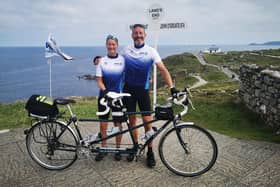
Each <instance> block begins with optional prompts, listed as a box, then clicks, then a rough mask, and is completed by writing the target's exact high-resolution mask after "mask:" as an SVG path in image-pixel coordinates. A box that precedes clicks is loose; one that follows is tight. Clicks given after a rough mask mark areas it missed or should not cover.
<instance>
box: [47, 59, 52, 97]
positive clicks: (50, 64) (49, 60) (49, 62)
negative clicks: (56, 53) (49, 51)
mask: <svg viewBox="0 0 280 187" xmlns="http://www.w3.org/2000/svg"><path fill="white" fill-rule="evenodd" d="M47 62H48V64H49V67H50V69H49V72H50V75H49V76H50V97H52V59H51V58H48V60H47Z"/></svg>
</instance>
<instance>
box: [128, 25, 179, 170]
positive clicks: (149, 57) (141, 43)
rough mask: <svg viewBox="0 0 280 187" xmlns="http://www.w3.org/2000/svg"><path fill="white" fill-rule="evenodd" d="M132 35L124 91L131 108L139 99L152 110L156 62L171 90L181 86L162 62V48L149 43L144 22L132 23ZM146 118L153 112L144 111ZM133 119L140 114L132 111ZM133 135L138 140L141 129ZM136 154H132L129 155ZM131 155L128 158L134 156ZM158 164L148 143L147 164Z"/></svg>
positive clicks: (133, 121)
mask: <svg viewBox="0 0 280 187" xmlns="http://www.w3.org/2000/svg"><path fill="white" fill-rule="evenodd" d="M131 36H132V39H133V41H134V45H132V46H128V47H126V48H125V49H124V53H123V56H124V58H125V78H124V89H123V92H124V93H130V94H131V97H127V98H125V100H124V101H125V104H126V107H127V111H128V112H135V111H136V104H137V103H138V106H139V109H140V111H151V110H152V109H151V100H150V96H149V87H150V81H149V79H150V73H151V69H152V66H153V64H154V63H155V64H156V66H157V68H158V70H159V71H160V73H161V75H162V76H163V78H164V79H165V82H166V83H167V85H168V86H169V87H170V89H171V94H173V93H176V92H177V90H176V89H175V88H174V87H173V83H172V79H171V76H170V74H169V72H168V70H167V69H166V67H165V65H164V64H163V63H162V61H161V58H160V56H159V54H158V52H157V51H156V50H155V49H154V48H152V47H150V46H148V45H146V44H145V38H146V32H145V27H144V26H143V25H141V24H135V25H134V26H133V27H132V35H131ZM142 120H143V122H144V123H145V122H148V121H150V120H152V116H151V114H149V113H146V114H142ZM129 122H130V125H131V126H132V127H134V126H136V116H135V115H130V116H129ZM151 129H152V125H151V124H148V125H146V126H145V132H148V131H149V130H151ZM133 137H134V140H135V142H136V143H138V131H137V129H135V130H134V131H133ZM131 156H132V157H133V156H134V155H129V157H131ZM129 157H128V160H130V158H129ZM155 165H156V162H155V158H154V153H153V150H152V142H151V143H150V144H149V145H148V152H147V166H148V167H151V168H152V167H154V166H155Z"/></svg>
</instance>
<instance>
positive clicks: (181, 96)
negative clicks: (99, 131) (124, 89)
mask: <svg viewBox="0 0 280 187" xmlns="http://www.w3.org/2000/svg"><path fill="white" fill-rule="evenodd" d="M109 93H110V94H107V96H106V97H105V98H102V99H100V104H101V105H103V106H105V107H106V109H105V110H104V111H102V112H96V115H97V116H102V115H106V114H107V113H108V112H109V111H110V107H112V106H113V107H117V108H122V107H123V102H122V100H121V98H122V97H127V96H130V94H127V93H122V94H118V93H114V92H109ZM188 96H189V97H188ZM190 97H192V94H191V92H190V89H189V88H185V89H184V90H182V91H180V92H178V93H176V95H175V96H174V97H169V98H168V99H167V100H168V101H172V102H173V103H174V104H176V105H180V106H183V108H184V110H183V111H182V112H180V113H179V114H178V117H180V116H183V115H185V114H186V113H187V112H188V104H190V105H191V107H192V109H193V110H195V107H194V106H193V103H192V101H191V99H190Z"/></svg>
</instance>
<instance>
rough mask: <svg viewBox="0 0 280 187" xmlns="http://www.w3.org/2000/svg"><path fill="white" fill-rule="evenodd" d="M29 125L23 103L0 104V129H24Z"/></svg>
mask: <svg viewBox="0 0 280 187" xmlns="http://www.w3.org/2000/svg"><path fill="white" fill-rule="evenodd" d="M29 123H30V119H29V118H28V117H27V113H26V111H25V109H24V103H23V102H20V101H17V102H15V103H11V104H2V103H0V129H7V128H18V127H24V126H27V124H29Z"/></svg>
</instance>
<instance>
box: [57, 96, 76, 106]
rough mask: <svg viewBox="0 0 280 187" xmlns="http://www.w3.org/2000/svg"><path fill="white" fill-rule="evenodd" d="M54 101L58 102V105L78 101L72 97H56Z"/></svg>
mask: <svg viewBox="0 0 280 187" xmlns="http://www.w3.org/2000/svg"><path fill="white" fill-rule="evenodd" d="M54 103H55V104H58V105H67V104H69V103H76V101H74V100H72V99H64V98H56V99H55V100H54Z"/></svg>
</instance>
